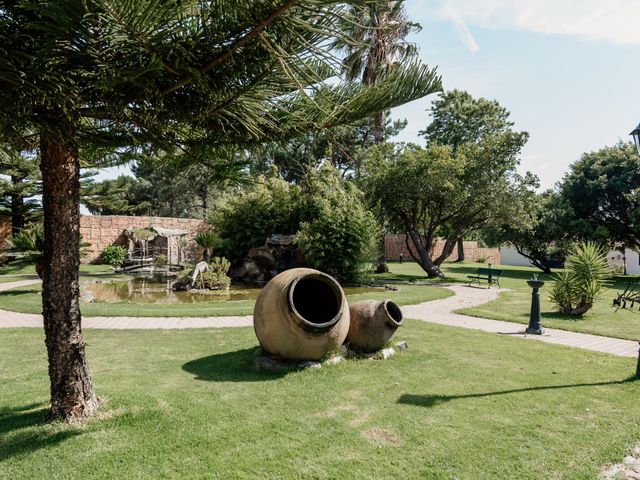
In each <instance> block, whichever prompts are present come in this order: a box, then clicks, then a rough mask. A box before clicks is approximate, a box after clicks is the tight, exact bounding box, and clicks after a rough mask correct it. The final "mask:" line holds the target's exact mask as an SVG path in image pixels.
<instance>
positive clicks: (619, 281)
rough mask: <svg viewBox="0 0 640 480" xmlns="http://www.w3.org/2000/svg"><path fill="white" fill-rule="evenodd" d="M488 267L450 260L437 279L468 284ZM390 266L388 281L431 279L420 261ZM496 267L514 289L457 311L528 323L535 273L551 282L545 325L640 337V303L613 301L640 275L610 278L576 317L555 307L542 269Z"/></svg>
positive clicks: (545, 292)
mask: <svg viewBox="0 0 640 480" xmlns="http://www.w3.org/2000/svg"><path fill="white" fill-rule="evenodd" d="M486 266H487V265H486V264H484V265H482V264H476V263H446V264H444V265H443V268H442V270H443V272H444V273H445V275H446V276H447V278H446V279H444V280H439V281H437V282H438V283H442V282H463V283H468V278H467V275H471V274H473V273H475V271H476V269H477V268H478V267H485V268H486ZM389 267H390V269H391V272H390V273H388V274H385V275H384V276H381V277H383V278H385V279H386V281H388V282H389V281H394V280H403V279H405V280H410V281H427V280H428V279H427V277H426V274H425V273H424V272H422V269H421V268H420V267H419V266H418V265H417V264H416V263H402V264H399V263H391V264H389ZM493 268H496V269H501V270H502V271H503V273H502V276H501V277H500V285H501V286H502V287H503V288H508V289H510V290H512V291H510V292H504V293H502V294H501V295H500V297H499V298H498V299H496V300H494V301H493V302H489V303H485V304H484V305H480V306H477V307H471V308H465V309H461V310H458V311H457V312H456V313H460V314H464V315H470V316H474V317H481V318H491V319H494V320H504V321H508V322H516V323H522V324H527V323H528V322H529V311H530V308H531V288H530V287H529V286H528V285H527V283H526V280H528V279H530V278H531V276H532V275H533V274H537V275H538V277H539V278H540V279H542V280H545V281H547V284H546V285H545V286H544V287H543V288H542V290H541V291H540V299H541V304H542V305H541V307H542V323H543V324H544V326H546V327H550V328H558V329H561V330H571V331H574V332H582V333H592V334H595V335H604V336H608V337H616V338H624V339H629V340H640V310H639V309H638V307H639V305H636V307H635V309H633V310H631V309H619V310H618V311H617V312H616V310H615V309H614V308H613V307H612V301H613V299H614V298H616V296H617V293H618V292H620V291H622V290H624V288H625V287H626V285H627V283H628V282H629V281H630V280H634V279H635V280H637V279H638V277H634V276H627V277H620V276H612V277H611V278H610V279H609V280H608V281H607V283H606V287H605V289H604V290H603V292H602V294H601V295H600V298H599V300H597V301H596V303H595V305H594V307H593V309H591V310H590V311H589V312H587V313H586V314H585V315H583V316H582V317H572V316H569V315H563V314H560V313H558V312H555V311H554V310H553V306H552V304H551V302H550V301H549V291H550V290H551V282H552V281H553V280H552V279H551V276H550V275H544V274H542V273H541V272H540V270H538V269H536V268H530V267H512V266H506V265H495V266H494V267H493ZM421 272H422V273H421Z"/></svg>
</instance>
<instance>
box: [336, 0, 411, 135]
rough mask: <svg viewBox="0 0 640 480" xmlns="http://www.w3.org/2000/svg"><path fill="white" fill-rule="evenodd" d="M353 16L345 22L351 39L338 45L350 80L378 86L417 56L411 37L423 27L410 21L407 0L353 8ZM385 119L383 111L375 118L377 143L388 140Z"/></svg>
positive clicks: (373, 127)
mask: <svg viewBox="0 0 640 480" xmlns="http://www.w3.org/2000/svg"><path fill="white" fill-rule="evenodd" d="M350 14H351V15H350V17H348V18H347V20H346V22H345V29H346V30H347V31H348V32H349V33H350V36H349V37H347V39H344V40H343V39H341V38H339V39H338V40H337V41H336V43H335V46H336V47H337V48H339V49H341V50H343V51H344V52H345V58H344V61H343V65H344V71H345V73H346V77H347V78H348V79H349V80H360V81H361V82H362V83H363V84H364V85H375V84H376V83H378V81H380V80H381V79H382V78H383V77H384V75H385V73H386V71H387V70H388V69H389V68H390V67H391V66H392V65H393V64H394V63H396V62H402V61H406V60H407V59H410V58H411V57H412V56H414V55H416V53H417V48H416V46H415V44H413V43H410V42H408V41H407V36H408V35H409V34H410V33H412V32H415V31H419V30H420V25H419V24H417V23H414V22H411V21H409V20H408V19H407V14H406V11H405V8H404V0H396V1H389V0H376V1H373V2H369V3H368V5H367V6H366V8H364V9H363V8H360V7H359V6H353V7H352V8H351V11H350ZM353 40H355V42H354V41H353ZM385 117H386V114H385V112H384V111H382V110H381V111H379V112H375V113H374V114H373V115H372V117H371V126H370V133H371V135H372V137H373V138H372V140H373V143H380V142H383V141H384V140H385V126H386V118H385Z"/></svg>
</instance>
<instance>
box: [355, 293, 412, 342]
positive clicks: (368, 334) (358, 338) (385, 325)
mask: <svg viewBox="0 0 640 480" xmlns="http://www.w3.org/2000/svg"><path fill="white" fill-rule="evenodd" d="M349 311H350V313H351V322H350V327H349V333H348V334H347V342H349V344H350V345H351V346H352V347H354V348H355V349H356V350H360V351H361V352H365V353H371V352H377V351H378V350H380V349H381V348H382V347H384V345H385V343H387V342H388V341H389V339H390V338H391V337H392V336H393V334H394V333H395V332H396V330H397V329H398V327H400V326H401V325H402V323H403V321H402V312H401V311H400V307H398V305H396V304H395V303H394V302H392V301H391V300H385V301H384V302H380V301H377V300H365V301H363V302H358V303H354V304H353V305H351V307H350V308H349Z"/></svg>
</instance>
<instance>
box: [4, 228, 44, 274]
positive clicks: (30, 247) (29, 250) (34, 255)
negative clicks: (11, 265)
mask: <svg viewBox="0 0 640 480" xmlns="http://www.w3.org/2000/svg"><path fill="white" fill-rule="evenodd" d="M7 244H8V246H7V250H8V251H9V252H12V253H16V254H17V255H18V257H19V259H20V260H22V261H24V262H27V263H35V264H36V272H37V274H38V276H39V277H42V265H41V261H42V255H43V250H44V226H43V225H42V224H41V223H36V224H34V225H31V226H30V227H27V228H23V229H22V230H21V231H20V232H19V233H17V234H15V235H14V236H13V237H11V238H10V239H9V241H8V242H7Z"/></svg>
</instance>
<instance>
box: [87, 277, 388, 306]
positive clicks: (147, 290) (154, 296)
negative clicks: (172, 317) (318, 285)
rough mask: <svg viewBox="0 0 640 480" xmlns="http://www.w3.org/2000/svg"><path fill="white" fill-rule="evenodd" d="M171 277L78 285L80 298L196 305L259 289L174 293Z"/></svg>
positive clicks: (251, 296)
mask: <svg viewBox="0 0 640 480" xmlns="http://www.w3.org/2000/svg"><path fill="white" fill-rule="evenodd" d="M174 281H175V277H174V278H171V277H131V278H130V279H127V280H121V281H115V282H91V283H86V284H84V285H83V286H82V297H83V299H84V300H85V301H87V302H107V303H119V302H131V303H197V302H229V301H238V300H255V299H256V298H257V297H258V294H259V293H260V290H262V289H261V288H256V287H247V286H242V285H232V286H231V288H230V289H229V291H228V292H220V291H202V292H195V291H191V292H174V291H173V290H172V289H171V286H172V285H173V282H174ZM380 291H381V288H376V287H349V288H345V289H344V293H345V294H346V295H355V294H359V293H369V292H380Z"/></svg>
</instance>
